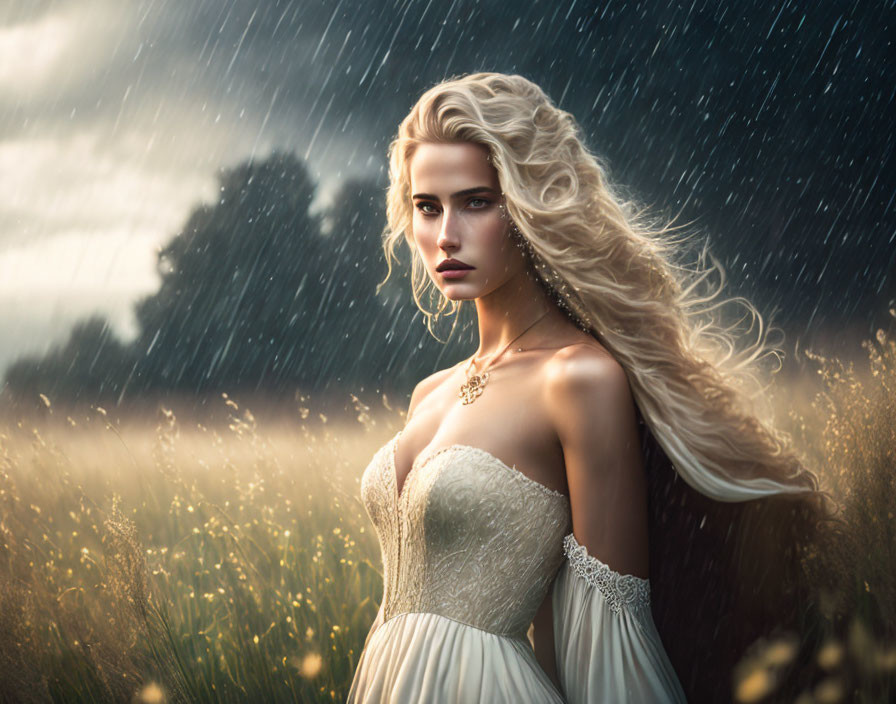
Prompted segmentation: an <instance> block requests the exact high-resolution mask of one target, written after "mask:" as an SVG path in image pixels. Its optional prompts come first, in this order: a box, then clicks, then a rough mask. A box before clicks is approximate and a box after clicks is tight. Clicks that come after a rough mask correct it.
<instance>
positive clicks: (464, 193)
mask: <svg viewBox="0 0 896 704" xmlns="http://www.w3.org/2000/svg"><path fill="white" fill-rule="evenodd" d="M483 192H488V193H492V194H494V195H498V192H497V191H496V190H495V189H494V188H489V187H488V186H476V187H475V188H465V189H464V190H462V191H458V192H457V193H452V194H451V197H452V198H460V197H461V196H468V195H470V194H472V193H483ZM411 198H428V199H430V200H438V199H439V197H438V196H434V195H432V194H431V193H415V194H414V195H412V196H411Z"/></svg>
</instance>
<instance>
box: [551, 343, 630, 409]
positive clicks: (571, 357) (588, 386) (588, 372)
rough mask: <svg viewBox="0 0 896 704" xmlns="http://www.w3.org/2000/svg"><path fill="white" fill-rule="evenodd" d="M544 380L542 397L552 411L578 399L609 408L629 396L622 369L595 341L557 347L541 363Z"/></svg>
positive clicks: (578, 402) (626, 399) (575, 403)
mask: <svg viewBox="0 0 896 704" xmlns="http://www.w3.org/2000/svg"><path fill="white" fill-rule="evenodd" d="M544 382H545V383H544V393H545V400H546V402H547V405H548V407H549V408H551V409H553V412H557V411H561V412H562V411H563V410H564V409H566V408H569V407H570V405H572V406H580V405H581V404H582V403H586V404H596V405H597V406H599V407H607V406H610V407H611V408H612V407H613V406H614V405H617V404H620V403H621V404H622V405H623V406H625V405H628V404H627V401H630V400H631V389H630V387H629V382H628V375H627V374H626V372H625V369H624V368H623V366H622V365H621V364H620V363H619V362H618V361H616V358H615V357H613V355H611V354H610V353H609V352H608V351H607V350H606V349H605V348H604V347H603V346H601V345H599V344H597V343H595V344H577V345H569V346H567V347H563V348H561V349H559V350H557V352H555V353H554V354H553V355H552V356H551V357H550V358H549V359H548V360H547V361H546V363H545V366H544ZM617 410H619V409H618V406H617ZM622 410H625V409H624V408H623V409H622Z"/></svg>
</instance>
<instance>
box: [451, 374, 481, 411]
mask: <svg viewBox="0 0 896 704" xmlns="http://www.w3.org/2000/svg"><path fill="white" fill-rule="evenodd" d="M487 381H488V372H486V373H485V374H481V375H480V374H474V375H473V376H471V377H470V378H469V379H467V381H466V383H464V384H461V387H460V393H458V396H460V398H461V400H462V401H463V405H465V406H467V405H469V404H471V403H473V401H475V400H476V399H477V398H478V397H479V395H480V394H481V393H482V390H483V389H484V388H485V383H486V382H487Z"/></svg>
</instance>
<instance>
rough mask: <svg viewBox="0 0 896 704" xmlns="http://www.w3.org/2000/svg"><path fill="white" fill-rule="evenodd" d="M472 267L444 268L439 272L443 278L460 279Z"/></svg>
mask: <svg viewBox="0 0 896 704" xmlns="http://www.w3.org/2000/svg"><path fill="white" fill-rule="evenodd" d="M471 271H473V270H472V269H445V270H444V271H440V272H439V273H440V274H441V275H442V277H443V278H446V279H462V278H463V277H464V276H466V275H467V274H469V273H470V272H471Z"/></svg>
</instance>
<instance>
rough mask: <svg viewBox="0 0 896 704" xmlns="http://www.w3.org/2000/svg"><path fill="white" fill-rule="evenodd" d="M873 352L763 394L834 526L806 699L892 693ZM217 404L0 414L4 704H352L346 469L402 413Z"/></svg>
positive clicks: (885, 382)
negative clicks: (816, 478) (836, 515)
mask: <svg viewBox="0 0 896 704" xmlns="http://www.w3.org/2000/svg"><path fill="white" fill-rule="evenodd" d="M866 351H867V353H868V356H867V358H866V359H863V360H861V365H860V366H859V365H857V366H859V368H858V369H853V368H850V367H843V366H840V367H839V368H838V363H837V361H836V360H823V359H815V360H812V363H813V364H814V365H815V366H816V367H817V368H818V369H817V371H818V373H817V374H813V375H812V376H811V377H810V376H809V375H804V377H803V378H802V380H801V381H799V382H789V383H787V384H784V383H783V382H781V383H776V385H774V386H773V387H771V389H770V399H771V400H772V401H773V404H774V409H775V413H776V415H777V417H778V422H779V423H780V425H781V426H782V427H784V429H785V430H787V431H788V432H790V433H791V434H792V436H793V438H794V441H795V442H796V444H797V446H798V447H799V448H800V450H801V451H802V452H803V453H804V455H805V457H806V460H807V463H808V464H809V466H810V467H812V468H813V469H816V471H817V472H818V473H819V475H820V476H821V479H822V483H823V487H824V488H828V489H830V490H831V491H833V492H834V493H835V495H836V496H837V497H838V500H839V501H840V503H841V509H842V511H841V514H842V517H843V519H844V521H845V524H846V525H847V526H848V528H849V530H848V531H847V532H846V533H845V534H844V536H843V537H842V538H840V539H839V541H838V542H837V543H836V544H835V545H833V546H832V547H831V546H829V547H828V548H827V550H828V554H826V555H825V565H826V566H827V568H828V569H829V570H830V571H831V574H832V583H834V584H836V585H837V588H836V589H834V590H832V591H831V592H830V593H827V592H826V593H824V594H820V595H819V599H820V601H821V602H822V603H823V605H824V611H825V618H826V622H825V624H822V626H823V627H824V628H825V629H826V632H829V633H830V636H829V638H828V639H827V641H826V642H825V643H824V645H823V646H822V647H821V648H820V649H819V650H818V652H817V653H816V655H815V657H814V660H813V663H812V678H811V679H812V684H811V686H807V688H806V689H805V691H804V693H803V694H802V695H801V696H800V698H799V699H798V700H797V701H799V702H800V704H808V703H809V702H837V701H863V702H872V701H886V700H887V699H890V700H892V698H893V697H894V696H896V641H894V638H896V520H894V511H896V457H894V452H896V345H894V343H893V341H891V340H886V339H885V338H883V336H880V337H879V339H877V340H874V341H868V343H867V347H866ZM213 403H214V404H217V405H218V406H220V408H221V409H222V410H224V411H226V414H225V417H224V419H223V421H222V420H221V419H220V418H219V419H218V420H215V421H214V422H208V421H206V422H203V421H198V420H196V419H195V418H194V419H192V420H191V419H189V418H187V417H185V416H184V415H183V414H181V413H179V412H178V413H176V412H175V411H174V410H172V409H171V407H169V406H166V405H161V406H159V407H158V408H157V409H154V416H150V418H149V419H147V418H146V417H145V415H144V416H137V415H134V416H125V417H112V416H113V413H112V412H111V411H107V410H105V409H103V408H100V407H92V408H88V409H81V410H78V411H64V410H62V409H61V408H59V407H57V405H54V402H53V399H43V401H42V403H41V404H40V412H39V413H36V414H33V415H31V416H29V417H28V418H27V419H24V418H23V419H18V420H14V421H12V422H8V423H7V424H6V426H5V427H2V428H0V633H2V634H3V635H2V639H0V701H4V702H6V701H9V702H12V701H15V702H19V701H23V702H29V701H79V702H80V701H97V702H121V701H135V702H164V701H189V702H194V701H196V702H201V701H269V702H280V701H289V702H319V701H344V700H345V696H346V694H347V692H348V687H349V683H350V680H351V675H352V672H353V670H354V665H355V663H356V662H357V659H358V655H359V652H360V648H361V645H362V644H363V641H364V638H365V636H366V635H367V631H368V628H369V626H370V624H371V622H372V621H373V619H374V617H375V615H376V611H377V607H378V602H379V599H380V596H381V593H382V578H381V573H380V568H381V565H380V557H379V547H378V543H377V541H376V536H375V535H374V534H373V533H372V527H371V525H370V523H369V520H368V518H367V515H366V513H365V511H364V508H363V506H362V504H361V502H360V497H359V484H360V477H361V473H362V471H363V469H364V467H365V466H366V464H367V462H369V460H370V457H371V456H372V454H373V452H374V451H375V450H376V449H377V448H378V447H379V446H380V445H382V444H383V443H384V442H386V440H388V438H389V437H390V436H391V435H392V434H393V433H394V432H395V431H396V430H397V429H398V428H399V427H401V426H402V424H403V420H402V414H401V413H400V412H399V411H396V410H394V409H393V408H392V406H393V404H391V403H390V402H389V400H388V399H378V400H377V402H376V408H374V409H371V408H368V407H367V406H365V405H364V403H363V402H362V401H360V400H358V399H356V398H354V397H352V399H351V401H350V402H349V403H348V404H347V405H348V406H349V408H350V409H352V413H350V414H342V415H340V416H339V417H328V416H327V415H326V414H324V413H322V412H320V411H319V410H316V409H315V408H314V406H313V404H312V403H311V402H310V401H309V400H308V399H301V398H300V399H299V400H297V402H296V403H295V405H294V407H293V408H292V409H291V410H287V411H284V412H280V413H279V414H277V415H272V414H268V416H269V417H270V420H265V421H264V422H263V423H262V422H259V421H258V420H256V417H255V416H254V415H253V413H252V411H253V410H255V411H256V412H257V413H259V415H260V410H259V409H258V408H255V409H253V408H246V407H243V406H242V405H241V401H240V400H239V399H236V400H234V399H231V398H229V397H226V396H224V397H222V398H219V399H215V400H213ZM368 403H370V402H369V401H368ZM371 405H374V404H373V403H371ZM794 637H795V638H798V634H794ZM794 652H795V645H794V642H793V641H792V640H787V639H785V640H780V639H779V640H777V641H774V642H769V643H765V644H761V647H757V648H756V649H755V650H754V651H753V652H751V653H749V654H748V656H746V657H745V659H744V661H743V663H742V665H741V667H740V668H738V671H737V673H736V675H735V681H734V684H733V687H734V698H735V699H736V700H737V701H740V702H760V701H762V702H765V701H774V700H775V699H774V694H775V689H776V687H777V686H778V684H779V683H780V682H781V681H782V680H783V678H785V677H786V676H787V675H788V667H790V666H791V665H792V662H793V660H794Z"/></svg>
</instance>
